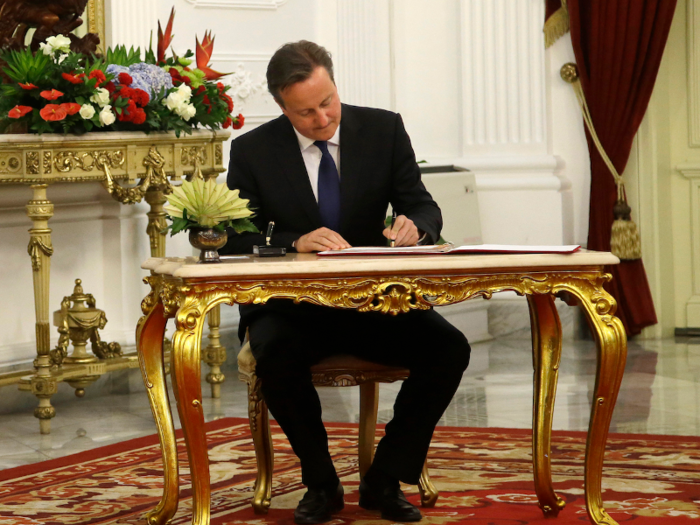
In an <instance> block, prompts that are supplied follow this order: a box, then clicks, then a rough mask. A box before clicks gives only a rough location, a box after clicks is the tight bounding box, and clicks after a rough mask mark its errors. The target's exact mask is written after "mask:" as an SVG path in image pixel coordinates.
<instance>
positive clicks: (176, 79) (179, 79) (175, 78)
mask: <svg viewBox="0 0 700 525" xmlns="http://www.w3.org/2000/svg"><path fill="white" fill-rule="evenodd" d="M168 73H170V77H171V78H172V79H173V84H175V82H184V80H183V78H182V75H180V72H179V71H178V70H177V69H175V68H174V67H171V68H170V70H168Z"/></svg>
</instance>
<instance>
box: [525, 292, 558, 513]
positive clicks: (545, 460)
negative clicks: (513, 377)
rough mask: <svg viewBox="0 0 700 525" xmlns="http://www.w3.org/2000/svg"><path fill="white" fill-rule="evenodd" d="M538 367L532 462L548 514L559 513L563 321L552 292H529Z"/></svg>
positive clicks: (536, 364) (538, 488)
mask: <svg viewBox="0 0 700 525" xmlns="http://www.w3.org/2000/svg"><path fill="white" fill-rule="evenodd" d="M527 300H528V305H529V307H530V322H531V326H532V357H533V365H534V369H535V378H534V389H533V393H534V400H533V421H532V424H533V433H532V463H533V471H534V474H535V492H536V493H537V499H538V501H539V505H540V508H541V509H542V512H543V513H544V515H545V516H557V515H558V514H559V511H560V510H561V509H563V508H564V505H565V503H564V500H563V499H561V498H560V497H559V496H557V495H556V493H555V492H554V489H553V487H552V469H551V460H550V457H551V454H552V417H553V414H554V398H555V396H556V392H557V379H558V376H559V362H560V360H561V322H560V321H559V314H558V313H557V308H556V306H555V304H554V297H553V296H551V295H528V296H527Z"/></svg>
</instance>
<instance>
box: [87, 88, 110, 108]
mask: <svg viewBox="0 0 700 525" xmlns="http://www.w3.org/2000/svg"><path fill="white" fill-rule="evenodd" d="M90 101H91V102H94V103H95V104H97V105H98V106H100V107H101V108H103V107H105V106H106V105H107V104H109V91H107V90H106V89H105V88H97V89H96V90H95V94H94V95H93V96H91V97H90Z"/></svg>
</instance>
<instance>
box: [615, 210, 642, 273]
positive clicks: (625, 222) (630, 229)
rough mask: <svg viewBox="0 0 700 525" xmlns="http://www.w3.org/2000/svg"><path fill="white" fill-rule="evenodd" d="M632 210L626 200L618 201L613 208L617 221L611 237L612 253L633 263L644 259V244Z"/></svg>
mask: <svg viewBox="0 0 700 525" xmlns="http://www.w3.org/2000/svg"><path fill="white" fill-rule="evenodd" d="M631 212H632V209H631V208H630V207H629V205H628V204H627V202H625V201H624V200H622V199H621V200H618V201H617V202H616V203H615V206H614V208H613V213H614V214H615V220H614V221H613V224H612V233H611V235H610V251H611V252H612V254H613V255H615V256H617V257H619V258H620V259H622V260H626V261H632V260H635V259H641V258H642V243H641V241H640V240H639V232H638V231H637V225H636V224H635V223H634V221H633V220H632V218H631V216H630V214H631Z"/></svg>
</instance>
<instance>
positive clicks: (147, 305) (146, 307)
mask: <svg viewBox="0 0 700 525" xmlns="http://www.w3.org/2000/svg"><path fill="white" fill-rule="evenodd" d="M143 282H144V284H147V285H148V286H150V287H151V291H150V292H148V295H147V296H146V297H144V298H143V301H141V312H143V315H148V314H149V313H150V312H151V310H153V307H154V306H155V305H156V303H157V302H158V294H157V290H158V283H160V279H159V278H158V277H157V276H155V275H149V276H148V277H144V278H143Z"/></svg>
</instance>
